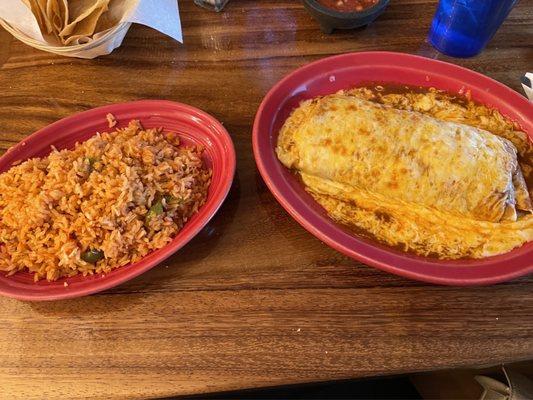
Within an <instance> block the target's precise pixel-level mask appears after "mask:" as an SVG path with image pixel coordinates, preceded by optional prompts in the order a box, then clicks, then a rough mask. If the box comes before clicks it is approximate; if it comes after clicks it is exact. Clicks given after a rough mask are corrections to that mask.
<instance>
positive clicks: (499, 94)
mask: <svg viewBox="0 0 533 400" xmlns="http://www.w3.org/2000/svg"><path fill="white" fill-rule="evenodd" d="M371 81H374V82H386V83H395V84H405V85H416V86H424V87H435V88H438V89H443V90H447V91H449V92H451V93H464V91H465V90H470V91H471V93H472V98H473V99H474V100H476V101H478V102H480V103H482V104H485V105H487V106H490V107H494V108H496V109H498V110H499V111H500V112H501V113H502V114H504V115H506V116H508V117H509V118H511V119H512V120H514V121H516V122H518V123H519V124H520V126H521V127H522V128H523V130H524V131H525V132H527V134H528V135H529V137H530V138H533V122H532V119H531V118H532V115H533V106H532V105H531V104H530V103H529V102H528V101H527V100H526V99H525V98H524V97H522V96H520V95H519V94H518V93H516V92H515V91H513V90H511V89H509V88H508V87H506V86H504V85H502V84H501V83H498V82H496V81H494V80H492V79H490V78H488V77H486V76H484V75H481V74H478V73H476V72H473V71H470V70H468V69H465V68H461V67H458V66H456V65H453V64H448V63H445V62H441V61H435V60H431V59H428V58H424V57H419V56H414V55H409V54H402V53H392V52H361V53H351V54H343V55H339V56H334V57H329V58H325V59H322V60H319V61H316V62H313V63H311V64H308V65H306V66H304V67H302V68H300V69H298V70H296V71H294V72H293V73H291V74H290V75H288V76H287V77H285V78H284V79H283V80H281V81H280V82H279V83H277V84H276V85H275V86H274V87H273V88H272V89H271V90H270V91H269V92H268V94H267V95H266V97H265V98H264V100H263V102H262V103H261V105H260V107H259V110H258V112H257V115H256V117H255V122H254V128H253V149H254V156H255V160H256V163H257V166H258V168H259V171H260V173H261V175H262V176H263V179H264V180H265V182H266V184H267V186H268V187H269V189H270V190H271V192H272V193H273V195H274V197H276V199H277V200H278V201H279V202H280V203H281V205H282V206H283V207H284V208H285V209H286V210H287V211H288V212H289V214H290V215H291V216H292V217H293V218H294V219H296V221H298V222H299V223H300V224H301V225H302V226H303V227H304V228H305V229H307V230H308V231H309V232H311V233H312V234H313V235H315V236H316V237H317V238H318V239H320V240H321V241H323V242H324V243H326V244H327V245H329V246H331V247H333V248H334V249H336V250H338V251H340V252H341V253H344V254H346V255H347V256H350V257H353V258H355V259H358V260H360V261H362V262H364V263H366V264H369V265H372V266H374V267H376V268H379V269H382V270H384V271H387V272H390V273H393V274H397V275H401V276H404V277H407V278H412V279H417V280H421V281H426V282H432V283H439V284H447V285H481V284H491V283H496V282H502V281H506V280H509V279H512V278H516V277H518V276H521V275H525V274H528V273H530V272H533V243H531V242H530V243H527V244H525V245H523V246H522V247H520V248H518V249H515V250H513V251H511V252H509V253H507V254H503V255H499V256H495V257H488V258H485V259H479V260H474V259H469V260H454V261H448V260H437V259H430V258H425V257H419V256H416V255H411V254H408V253H404V252H401V251H398V250H394V249H392V248H391V247H387V246H385V245H381V244H378V243H376V242H373V241H371V240H368V239H365V238H362V237H359V236H356V235H353V234H352V233H350V232H349V231H347V230H346V229H345V228H343V227H341V226H339V225H337V224H336V223H334V222H333V221H332V220H331V219H330V218H328V216H327V215H326V213H325V211H324V209H323V208H322V207H320V206H319V205H318V204H317V203H316V202H315V201H314V200H313V199H312V198H311V196H310V195H309V194H307V193H306V192H305V190H304V189H303V187H302V185H301V184H300V183H299V182H298V180H297V179H296V178H295V177H294V175H293V174H291V173H290V172H289V171H288V170H287V169H286V168H285V167H284V166H283V165H282V164H281V163H280V162H279V161H278V160H277V158H276V155H275V153H274V148H275V145H276V141H277V136H278V131H279V129H280V127H281V126H282V125H283V122H284V121H285V120H286V118H287V117H288V116H289V114H290V112H291V111H292V110H293V109H294V108H295V107H296V106H298V104H299V103H300V102H301V101H302V100H305V99H309V98H313V97H316V96H321V95H325V94H330V93H334V92H336V91H338V90H341V89H347V88H353V87H355V86H360V85H361V83H364V82H371Z"/></svg>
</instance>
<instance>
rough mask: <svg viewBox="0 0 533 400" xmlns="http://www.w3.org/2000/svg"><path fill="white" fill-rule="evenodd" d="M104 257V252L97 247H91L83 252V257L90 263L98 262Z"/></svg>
mask: <svg viewBox="0 0 533 400" xmlns="http://www.w3.org/2000/svg"><path fill="white" fill-rule="evenodd" d="M102 258H104V252H103V251H101V250H97V249H89V250H87V251H84V252H83V253H81V259H82V260H83V261H85V262H88V263H89V264H96V263H97V262H98V261H100V260H101V259H102Z"/></svg>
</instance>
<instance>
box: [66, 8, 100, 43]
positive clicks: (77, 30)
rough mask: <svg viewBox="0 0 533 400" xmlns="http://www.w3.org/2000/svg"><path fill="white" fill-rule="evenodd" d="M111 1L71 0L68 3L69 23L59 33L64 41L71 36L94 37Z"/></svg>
mask: <svg viewBox="0 0 533 400" xmlns="http://www.w3.org/2000/svg"><path fill="white" fill-rule="evenodd" d="M108 4H109V0H93V1H91V2H88V1H84V0H71V1H69V2H68V12H69V23H68V24H67V25H65V27H64V28H63V30H62V31H61V32H59V36H60V37H61V39H62V40H63V41H66V40H67V39H68V36H70V35H80V34H83V35H89V36H90V35H92V34H93V33H94V30H95V28H96V24H97V23H98V19H99V18H100V16H101V15H102V13H103V12H105V11H107V6H108Z"/></svg>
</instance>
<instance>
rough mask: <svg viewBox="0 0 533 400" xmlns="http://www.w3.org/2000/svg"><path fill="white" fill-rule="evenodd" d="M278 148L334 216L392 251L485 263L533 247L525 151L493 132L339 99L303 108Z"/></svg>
mask: <svg viewBox="0 0 533 400" xmlns="http://www.w3.org/2000/svg"><path fill="white" fill-rule="evenodd" d="M276 150H277V154H278V157H279V159H280V161H281V162H282V163H283V164H284V165H285V166H287V167H289V168H294V169H296V170H298V171H299V172H300V173H301V176H302V178H303V181H304V184H305V185H306V188H307V190H308V191H309V192H310V193H311V194H312V195H313V197H314V198H315V199H316V200H317V201H318V202H319V203H320V204H321V205H322V206H323V207H324V208H325V209H326V210H327V211H328V214H329V215H330V216H331V217H332V218H334V219H335V220H337V221H339V222H341V223H343V224H345V225H348V226H352V227H356V228H358V229H363V230H365V231H366V232H368V233H370V234H371V235H372V236H374V237H375V238H377V239H378V240H380V241H383V242H385V243H387V244H390V245H402V246H403V247H404V248H405V249H406V250H411V251H414V252H416V253H418V254H424V255H427V254H434V255H437V256H438V257H441V258H460V257H474V258H480V257H486V256H489V255H494V254H501V253H505V252H507V251H510V250H511V249H513V248H515V247H517V246H520V245H521V244H523V243H525V242H528V241H531V240H532V239H533V216H532V214H531V201H530V199H529V193H528V191H527V187H526V186H525V182H524V178H523V176H522V172H521V169H520V167H519V165H518V162H517V152H516V148H515V147H514V145H513V144H512V143H511V142H509V141H508V140H506V139H504V138H502V137H499V136H496V135H493V134H492V133H490V132H487V131H484V130H481V129H477V128H475V127H472V126H468V125H464V124H457V123H453V122H445V121H442V120H438V119H435V118H432V117H430V116H427V115H423V114H420V113H417V112H408V111H402V110H398V109H396V108H392V107H388V106H383V105H379V104H376V103H374V102H368V101H365V100H363V99H361V98H358V97H356V96H353V95H349V94H345V93H338V94H336V95H331V96H326V97H323V98H320V99H315V100H312V101H307V102H304V103H302V105H301V106H300V107H299V108H297V109H296V110H295V111H294V112H293V114H292V115H291V116H290V117H289V119H288V120H287V121H286V123H285V125H284V126H283V128H282V130H281V132H280V136H279V139H278V147H277V149H276ZM517 197H518V198H519V201H517ZM517 209H518V210H524V211H525V212H526V213H525V215H522V214H524V213H522V212H521V211H519V212H518V213H517Z"/></svg>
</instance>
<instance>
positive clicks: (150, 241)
mask: <svg viewBox="0 0 533 400" xmlns="http://www.w3.org/2000/svg"><path fill="white" fill-rule="evenodd" d="M179 145H180V142H179V138H178V137H177V136H176V135H172V134H167V133H165V134H164V133H163V132H162V130H161V129H146V130H144V129H143V128H142V126H141V125H140V123H139V122H138V121H131V122H130V124H129V126H128V127H127V128H124V129H118V130H117V131H115V132H112V133H102V134H97V135H96V136H94V137H92V138H90V139H89V140H87V141H86V142H83V143H81V144H77V145H76V146H75V148H74V149H73V150H61V151H57V150H55V149H54V150H53V151H52V153H51V154H50V155H49V156H48V157H45V158H34V159H30V160H27V161H25V162H23V163H22V164H20V165H17V166H15V167H12V168H11V169H10V170H9V171H7V172H5V173H3V174H1V175H0V270H1V271H5V272H7V273H8V274H14V273H15V272H17V271H23V270H26V271H29V272H34V273H35V274H34V279H35V280H36V281H37V280H39V279H43V278H46V279H47V280H50V281H52V280H56V279H58V278H60V277H64V276H73V275H76V274H78V273H82V274H84V275H87V274H94V273H106V272H109V271H110V270H112V269H113V268H116V267H119V266H123V265H126V264H129V263H133V262H136V261H138V260H140V259H141V258H142V257H143V256H145V255H146V254H148V253H149V252H151V251H153V250H155V249H159V248H161V247H163V246H165V245H166V244H167V243H168V242H170V241H171V240H172V238H173V237H174V236H175V235H176V233H178V232H179V230H180V229H181V228H182V227H183V225H184V224H185V222H187V220H188V219H189V218H190V217H191V215H192V214H194V213H195V212H196V211H197V210H198V209H199V208H200V207H201V206H202V205H203V204H204V203H205V201H206V198H207V191H208V187H209V184H210V180H211V171H210V170H209V169H207V168H206V167H205V166H204V164H203V161H202V151H203V150H202V149H200V148H196V147H184V146H181V147H179Z"/></svg>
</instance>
